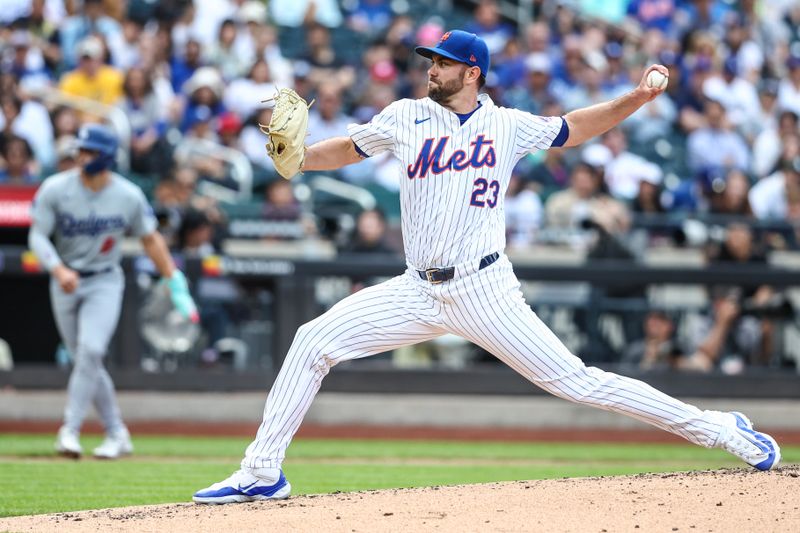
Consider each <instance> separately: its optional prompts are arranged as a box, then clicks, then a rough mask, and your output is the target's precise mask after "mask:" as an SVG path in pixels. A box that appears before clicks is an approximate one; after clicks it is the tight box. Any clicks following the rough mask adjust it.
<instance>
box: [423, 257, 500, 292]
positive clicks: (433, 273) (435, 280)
mask: <svg viewBox="0 0 800 533" xmlns="http://www.w3.org/2000/svg"><path fill="white" fill-rule="evenodd" d="M499 258H500V253H499V252H495V253H493V254H489V255H487V256H486V257H483V258H482V259H481V264H480V266H479V267H478V270H483V269H484V268H486V267H488V266H489V265H491V264H492V263H494V262H495V261H497V260H498V259H499ZM417 274H419V277H421V278H422V279H424V280H425V281H428V282H430V283H432V284H433V285H438V284H439V283H443V282H445V281H449V280H451V279H453V276H455V275H456V267H442V268H429V269H428V270H417Z"/></svg>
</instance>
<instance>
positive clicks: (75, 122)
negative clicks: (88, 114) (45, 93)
mask: <svg viewBox="0 0 800 533" xmlns="http://www.w3.org/2000/svg"><path fill="white" fill-rule="evenodd" d="M52 122H53V137H55V139H56V141H57V140H58V139H60V138H61V137H63V136H64V135H71V136H73V137H74V136H76V135H77V134H78V128H80V126H81V121H80V117H78V113H77V112H76V111H75V110H74V109H73V108H71V107H67V106H62V107H57V108H55V110H54V111H53V114H52Z"/></svg>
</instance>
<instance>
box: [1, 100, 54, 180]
mask: <svg viewBox="0 0 800 533" xmlns="http://www.w3.org/2000/svg"><path fill="white" fill-rule="evenodd" d="M9 89H10V90H11V91H14V90H16V86H13V87H10V88H9ZM0 131H2V132H3V134H5V135H10V134H14V135H18V136H20V137H22V138H23V139H25V140H26V141H28V144H29V145H30V147H31V149H32V150H33V153H34V156H35V158H36V161H37V162H38V163H39V164H40V165H41V166H42V167H48V166H51V165H53V162H54V157H55V155H54V153H53V125H52V124H51V122H50V116H49V115H48V113H47V108H45V107H44V106H43V105H42V104H41V103H39V102H37V101H36V100H33V99H26V100H21V99H20V98H18V97H17V96H16V95H15V94H14V92H9V93H8V94H3V95H2V96H0Z"/></svg>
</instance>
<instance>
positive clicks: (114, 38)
mask: <svg viewBox="0 0 800 533" xmlns="http://www.w3.org/2000/svg"><path fill="white" fill-rule="evenodd" d="M59 34H60V37H61V52H62V54H63V58H64V65H65V66H66V68H68V69H71V68H75V67H77V66H79V64H80V62H81V60H82V55H83V53H84V52H85V50H84V49H82V47H81V45H80V43H81V42H83V41H85V40H86V38H88V37H89V36H91V35H95V36H98V35H99V36H102V38H103V39H104V40H105V41H106V43H108V45H109V48H110V49H111V52H112V55H113V54H114V53H115V52H116V50H117V43H121V41H122V40H123V38H122V28H121V27H120V25H119V23H118V22H117V21H116V20H114V19H113V18H111V17H109V16H108V15H107V14H106V11H105V7H104V6H103V0H83V9H80V10H78V11H77V13H76V14H74V15H72V16H70V17H69V18H67V19H66V20H65V21H64V23H63V25H62V26H61V27H60V29H59Z"/></svg>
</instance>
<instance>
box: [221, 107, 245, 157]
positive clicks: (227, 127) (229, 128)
mask: <svg viewBox="0 0 800 533" xmlns="http://www.w3.org/2000/svg"><path fill="white" fill-rule="evenodd" d="M241 131H242V121H241V120H240V119H239V116H238V115H237V114H236V113H233V112H231V111H226V112H225V113H223V114H221V115H220V116H219V117H218V118H217V137H218V139H219V143H220V144H221V145H222V146H227V147H228V148H233V149H234V150H239V151H241V150H242V148H241V146H240V143H239V132H241Z"/></svg>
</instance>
